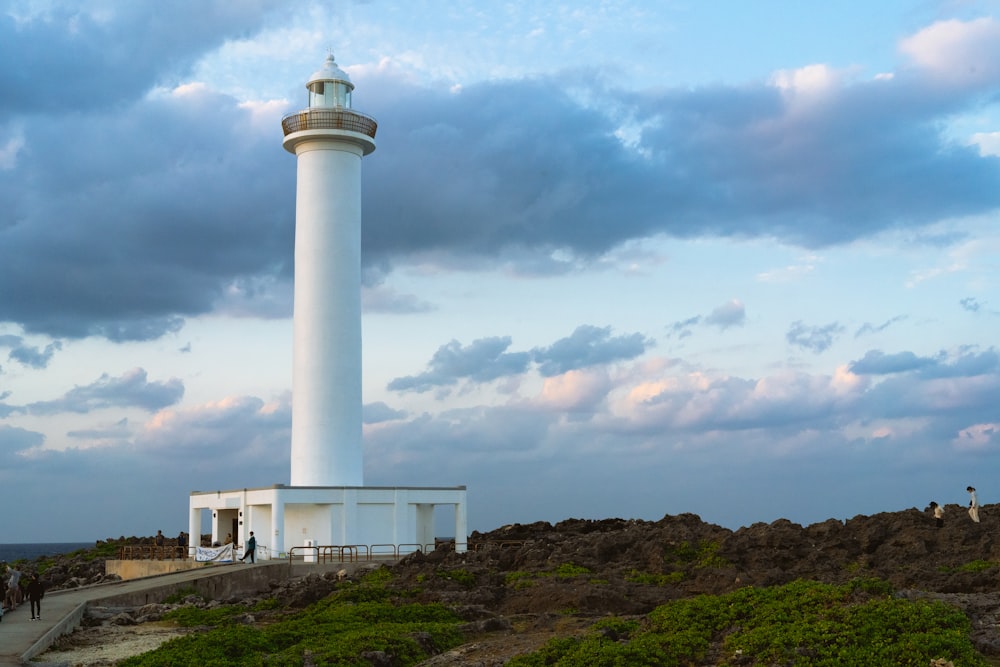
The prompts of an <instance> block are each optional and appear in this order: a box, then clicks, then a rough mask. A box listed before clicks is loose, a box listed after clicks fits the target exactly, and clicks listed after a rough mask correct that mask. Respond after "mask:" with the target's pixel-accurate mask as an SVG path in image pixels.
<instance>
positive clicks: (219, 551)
mask: <svg viewBox="0 0 1000 667" xmlns="http://www.w3.org/2000/svg"><path fill="white" fill-rule="evenodd" d="M194 559H195V560H196V561H199V562H202V563H232V562H233V545H232V544H226V545H225V546H221V547H198V548H197V549H195V553H194Z"/></svg>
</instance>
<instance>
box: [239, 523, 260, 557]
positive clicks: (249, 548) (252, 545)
mask: <svg viewBox="0 0 1000 667" xmlns="http://www.w3.org/2000/svg"><path fill="white" fill-rule="evenodd" d="M255 551H257V538H256V537H254V536H253V531H252V530H251V531H250V537H248V538H247V544H246V549H245V550H244V551H243V557H242V558H240V561H241V562H244V563H245V562H246V557H247V556H250V562H251V563H255V562H257V561H256V560H255V559H256V556H255V554H254V552H255Z"/></svg>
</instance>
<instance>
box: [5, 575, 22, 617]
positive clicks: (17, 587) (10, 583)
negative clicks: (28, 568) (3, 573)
mask: <svg viewBox="0 0 1000 667" xmlns="http://www.w3.org/2000/svg"><path fill="white" fill-rule="evenodd" d="M7 572H8V573H9V574H10V578H8V579H7V596H6V600H5V601H6V603H7V610H8V611H14V610H15V609H17V605H19V604H21V571H20V570H15V569H14V568H12V567H11V566H10V565H8V566H7Z"/></svg>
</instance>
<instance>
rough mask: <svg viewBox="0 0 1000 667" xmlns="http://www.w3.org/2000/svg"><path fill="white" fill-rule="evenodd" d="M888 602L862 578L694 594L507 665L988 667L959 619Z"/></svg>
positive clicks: (935, 606) (881, 588)
mask: <svg viewBox="0 0 1000 667" xmlns="http://www.w3.org/2000/svg"><path fill="white" fill-rule="evenodd" d="M890 593H891V588H890V587H889V585H888V584H887V583H885V582H882V581H879V580H871V579H869V580H859V581H856V582H851V583H848V584H844V585H842V586H833V585H828V584H820V583H815V582H805V581H795V582H792V583H790V584H787V585H785V586H779V587H773V588H743V589H740V590H738V591H734V592H732V593H729V594H726V595H720V596H712V595H701V596H698V597H695V598H689V599H684V600H676V601H673V602H670V603H668V604H665V605H663V606H661V607H657V608H656V609H655V610H653V611H652V612H651V613H649V614H648V615H647V616H646V618H645V621H644V622H643V623H641V624H635V625H630V624H628V623H627V622H625V621H621V620H617V619H616V620H609V621H607V622H602V623H599V624H595V625H594V626H593V628H591V631H590V633H589V634H588V635H586V636H584V637H581V638H574V639H559V640H553V641H552V642H550V643H549V644H547V645H546V646H545V647H544V648H543V649H542V650H541V651H538V652H536V653H533V654H531V655H527V656H519V657H516V658H514V659H512V660H511V661H510V662H508V663H507V664H508V665H510V666H511V667H533V666H535V665H539V666H540V665H560V666H576V665H579V666H581V667H582V666H583V665H587V666H588V667H602V666H605V665H606V666H612V665H615V666H617V665H622V666H625V665H666V666H670V665H677V666H681V665H683V666H687V665H692V664H701V663H703V662H704V661H705V660H706V659H707V658H706V656H708V655H709V653H710V652H711V655H712V656H713V660H715V664H718V665H720V666H724V665H730V664H757V665H794V666H795V667H821V666H822V667H841V666H845V665H847V666H850V665H879V666H881V665H893V666H894V667H895V666H913V667H916V666H918V665H919V666H920V667H925V666H926V665H928V664H929V663H930V661H931V660H932V659H935V658H942V657H943V658H946V659H948V660H952V661H954V663H955V664H956V665H962V666H963V667H985V666H986V665H987V663H986V662H985V661H984V659H983V658H982V657H981V656H980V655H978V654H977V653H976V652H975V650H974V649H973V647H972V643H971V641H970V639H969V633H970V630H971V626H970V624H969V621H968V619H966V617H965V616H964V615H963V614H962V612H960V611H959V610H957V609H954V608H953V607H949V606H947V605H945V604H943V603H940V602H929V601H910V600H905V599H899V598H894V597H892V596H891V595H890ZM748 660H750V661H751V662H747V661H748Z"/></svg>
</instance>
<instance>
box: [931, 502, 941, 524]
mask: <svg viewBox="0 0 1000 667" xmlns="http://www.w3.org/2000/svg"><path fill="white" fill-rule="evenodd" d="M931 509H932V510H933V511H934V525H935V526H937V527H938V528H940V527H941V526H943V525H944V508H943V507H941V506H940V505H938V504H937V503H936V502H934V501H933V500H932V501H931Z"/></svg>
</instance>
